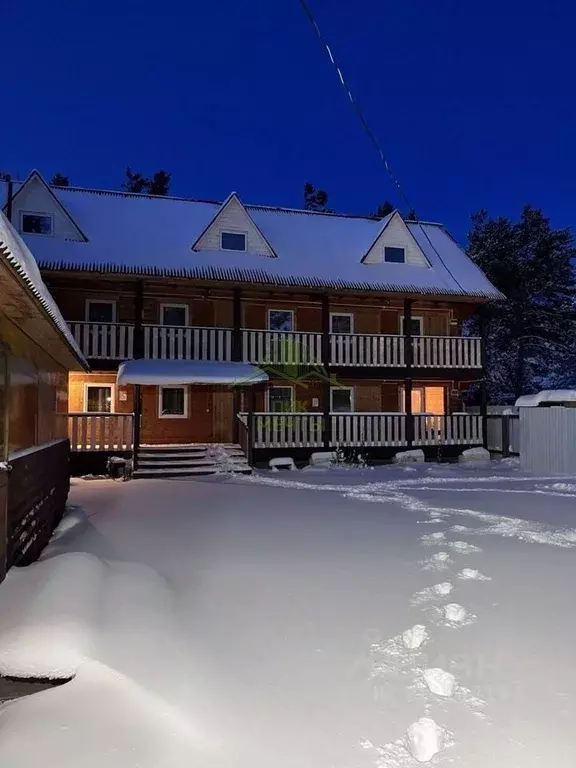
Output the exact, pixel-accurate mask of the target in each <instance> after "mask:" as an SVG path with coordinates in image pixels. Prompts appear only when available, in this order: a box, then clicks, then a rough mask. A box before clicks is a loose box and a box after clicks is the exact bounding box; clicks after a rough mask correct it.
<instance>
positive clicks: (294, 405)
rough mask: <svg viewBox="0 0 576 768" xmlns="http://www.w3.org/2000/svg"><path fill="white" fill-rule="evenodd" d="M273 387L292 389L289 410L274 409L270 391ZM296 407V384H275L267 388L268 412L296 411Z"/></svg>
mask: <svg viewBox="0 0 576 768" xmlns="http://www.w3.org/2000/svg"><path fill="white" fill-rule="evenodd" d="M273 389H289V390H290V410H289V411H273V410H272V407H271V405H270V392H271V390H273ZM295 407H296V403H295V392H294V386H293V385H292V384H278V385H276V384H273V385H272V386H270V387H267V388H266V412H267V413H278V414H281V413H294V408H295Z"/></svg>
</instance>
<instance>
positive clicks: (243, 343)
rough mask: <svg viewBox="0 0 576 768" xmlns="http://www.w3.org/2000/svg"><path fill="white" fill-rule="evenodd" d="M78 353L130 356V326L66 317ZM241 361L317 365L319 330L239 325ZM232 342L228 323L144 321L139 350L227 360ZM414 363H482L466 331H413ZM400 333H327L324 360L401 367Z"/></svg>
mask: <svg viewBox="0 0 576 768" xmlns="http://www.w3.org/2000/svg"><path fill="white" fill-rule="evenodd" d="M70 328H71V329H72V333H73V334H74V338H75V339H76V341H77V342H78V345H79V346H80V349H81V350H82V352H83V353H84V355H85V356H86V357H88V358H90V359H98V360H126V359H130V358H132V357H133V356H134V327H133V326H130V325H125V324H118V323H81V322H75V323H70ZM239 346H240V356H241V359H242V360H243V361H244V362H247V363H256V364H263V363H269V364H271V365H322V363H323V360H322V334H320V333H314V332H306V331H297V332H293V333H292V332H288V331H266V330H257V329H242V330H241V331H240V338H239ZM233 348H234V331H233V330H232V329H231V328H208V327H189V326H166V325H145V326H144V327H143V355H144V357H146V358H153V359H159V360H211V361H217V362H229V361H230V360H232V350H233ZM412 358H413V361H412V364H413V367H414V368H416V369H417V368H460V369H479V368H481V367H482V356H481V341H480V339H479V338H476V337H472V336H414V337H413V338H412ZM405 363H406V356H405V339H404V337H403V336H397V335H385V334H363V333H350V334H344V333H331V334H330V365H333V366H342V367H355V368H403V367H404V366H405Z"/></svg>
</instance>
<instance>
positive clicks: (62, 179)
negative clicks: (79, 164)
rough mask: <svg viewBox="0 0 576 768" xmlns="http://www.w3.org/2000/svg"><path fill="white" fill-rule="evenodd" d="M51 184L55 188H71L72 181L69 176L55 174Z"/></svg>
mask: <svg viewBox="0 0 576 768" xmlns="http://www.w3.org/2000/svg"><path fill="white" fill-rule="evenodd" d="M50 184H51V185H52V186H53V187H69V186H70V179H69V177H68V176H64V174H62V173H55V174H54V175H53V176H52V178H51V179H50Z"/></svg>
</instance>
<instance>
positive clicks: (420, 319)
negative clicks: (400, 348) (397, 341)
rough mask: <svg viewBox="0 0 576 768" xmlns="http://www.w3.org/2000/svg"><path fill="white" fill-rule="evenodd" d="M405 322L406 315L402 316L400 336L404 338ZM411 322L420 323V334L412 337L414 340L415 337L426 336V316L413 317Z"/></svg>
mask: <svg viewBox="0 0 576 768" xmlns="http://www.w3.org/2000/svg"><path fill="white" fill-rule="evenodd" d="M404 320H405V315H400V336H404ZM410 320H412V321H414V320H418V322H419V323H420V333H415V334H413V335H412V338H414V337H415V336H424V316H423V315H412V317H411V318H410Z"/></svg>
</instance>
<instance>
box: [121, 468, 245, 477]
mask: <svg viewBox="0 0 576 768" xmlns="http://www.w3.org/2000/svg"><path fill="white" fill-rule="evenodd" d="M218 471H219V468H218V467H217V466H215V465H211V466H204V467H180V468H177V467H159V468H157V469H148V468H144V469H137V470H136V472H134V477H135V478H138V479H142V478H148V479H150V478H154V477H155V478H158V479H160V478H171V477H198V476H201V475H215V474H217V473H218ZM231 471H233V472H234V473H238V474H242V475H249V474H251V473H252V467H249V466H248V465H247V464H246V466H244V465H240V466H238V467H234V469H233V470H231Z"/></svg>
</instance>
